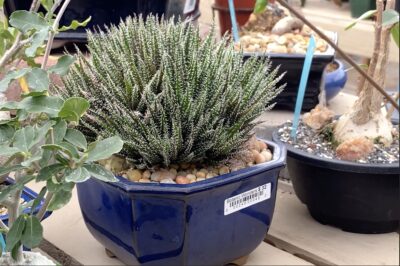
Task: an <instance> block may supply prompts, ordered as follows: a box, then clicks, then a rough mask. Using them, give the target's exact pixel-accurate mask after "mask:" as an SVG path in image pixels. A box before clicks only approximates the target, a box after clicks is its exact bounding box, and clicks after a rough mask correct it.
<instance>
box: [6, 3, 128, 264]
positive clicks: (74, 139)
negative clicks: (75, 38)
mask: <svg viewBox="0 0 400 266" xmlns="http://www.w3.org/2000/svg"><path fill="white" fill-rule="evenodd" d="M40 3H42V5H43V7H44V8H45V10H46V11H47V12H46V13H45V14H42V13H38V12H37V10H38V8H39V6H40ZM68 3H69V0H65V1H62V0H59V1H56V2H55V3H54V2H53V1H36V0H35V1H33V3H32V6H31V9H30V10H29V11H15V12H14V13H12V14H11V15H10V17H9V19H7V18H5V17H1V18H2V21H1V29H0V31H1V35H0V36H1V37H0V56H1V59H0V70H1V73H2V74H3V75H4V76H3V78H2V80H1V81H0V92H1V93H2V92H4V91H5V90H7V88H8V86H9V84H10V83H12V82H18V83H19V85H20V87H21V89H22V94H21V98H22V99H21V100H20V101H18V102H3V103H1V104H0V111H6V112H7V111H8V112H10V113H11V114H12V115H11V116H10V117H9V119H6V120H2V121H0V157H1V164H0V177H1V183H2V184H1V187H0V205H2V206H5V207H6V208H7V210H8V216H9V220H8V225H6V224H5V223H4V222H3V221H0V228H1V232H2V233H4V234H5V235H6V246H3V245H0V252H1V253H2V252H3V251H4V250H3V249H6V251H9V252H11V255H12V257H13V258H14V259H15V260H16V261H17V262H16V263H17V264H20V263H22V260H23V257H22V245H24V246H26V247H27V248H35V247H37V246H38V245H39V243H40V241H41V240H42V234H43V228H42V226H41V224H40V222H41V220H42V219H43V217H44V214H45V212H46V211H47V210H57V209H59V208H61V207H62V206H64V205H65V204H67V203H68V201H69V200H70V199H71V196H72V189H73V188H74V185H75V184H76V183H79V182H84V181H85V180H87V179H88V178H90V177H94V178H98V179H101V180H104V181H115V180H116V178H115V177H114V175H113V174H112V173H111V172H109V171H107V170H106V169H104V168H103V167H101V166H100V165H98V164H96V161H98V160H101V159H105V158H108V157H110V156H111V155H112V154H113V153H117V152H119V151H120V150H121V148H122V141H121V139H120V138H119V137H113V136H110V137H109V138H107V139H99V140H96V141H95V142H92V143H89V144H88V143H87V141H86V138H85V136H84V135H83V134H82V133H81V132H80V131H78V130H77V129H76V126H77V125H79V121H80V118H81V117H82V116H83V115H84V114H85V112H86V111H87V109H88V108H89V102H88V101H87V100H85V99H84V98H81V97H70V98H64V99H62V98H61V97H59V96H52V95H49V93H48V88H49V84H50V79H49V75H50V74H53V75H54V74H56V75H65V74H66V73H67V72H68V70H69V67H70V65H71V64H72V63H73V62H74V57H73V56H70V55H65V56H62V57H60V58H59V60H58V62H57V64H55V65H53V66H51V67H47V60H48V57H49V54H50V50H51V45H52V42H53V39H54V35H55V34H56V33H57V32H59V31H61V30H66V29H69V28H72V29H73V28H76V26H78V25H85V23H86V22H84V23H79V22H76V21H74V22H73V23H72V24H71V26H70V27H61V28H59V25H58V23H59V21H60V18H61V16H62V14H63V13H64V11H65V9H66V7H67V5H68ZM1 4H2V1H1ZM58 7H60V9H57V8H58ZM55 10H59V11H58V13H57V14H56V13H54V12H55ZM40 55H44V57H43V58H42V64H40V65H39V64H37V63H36V61H35V59H36V58H37V57H38V56H40ZM22 61H25V62H26V65H27V67H24V68H19V65H20V62H22ZM8 176H12V177H14V181H15V182H14V183H13V182H11V183H8V182H5V180H6V178H7V177H8ZM31 181H36V182H42V183H43V184H44V186H43V188H42V190H41V191H40V193H39V196H38V197H37V198H36V199H35V200H33V201H32V202H28V203H26V204H23V205H21V204H20V197H21V193H22V190H23V187H24V185H25V184H27V183H28V182H31ZM39 206H41V207H40V208H39ZM0 238H3V235H2V234H0ZM0 242H1V243H2V242H3V241H0Z"/></svg>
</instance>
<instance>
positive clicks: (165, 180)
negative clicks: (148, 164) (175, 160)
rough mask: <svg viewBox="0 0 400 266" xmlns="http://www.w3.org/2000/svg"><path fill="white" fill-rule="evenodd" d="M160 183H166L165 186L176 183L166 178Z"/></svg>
mask: <svg viewBox="0 0 400 266" xmlns="http://www.w3.org/2000/svg"><path fill="white" fill-rule="evenodd" d="M160 183H164V184H175V181H174V180H172V179H171V178H165V179H163V180H161V181H160Z"/></svg>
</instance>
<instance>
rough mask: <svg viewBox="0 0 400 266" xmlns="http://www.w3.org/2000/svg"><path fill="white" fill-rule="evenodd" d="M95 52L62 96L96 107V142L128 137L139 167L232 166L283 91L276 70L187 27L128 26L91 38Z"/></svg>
mask: <svg viewBox="0 0 400 266" xmlns="http://www.w3.org/2000/svg"><path fill="white" fill-rule="evenodd" d="M88 50H89V52H90V54H91V56H90V57H89V58H86V57H85V56H84V55H83V54H80V55H79V63H77V64H76V65H75V66H74V67H73V69H72V70H71V71H70V73H69V74H68V75H67V76H66V78H65V79H64V80H63V81H64V85H65V87H58V88H56V89H57V90H58V92H59V93H61V94H62V95H64V96H65V97H67V96H82V97H85V98H86V99H88V100H89V101H90V103H91V107H90V109H89V111H88V114H87V115H86V116H85V117H84V118H83V121H82V124H83V127H84V128H83V130H84V131H85V132H86V134H87V135H88V137H93V138H95V137H102V138H106V137H109V136H113V135H119V136H121V138H122V139H123V140H124V143H125V144H124V148H123V151H122V155H124V156H125V157H126V158H127V159H128V160H130V161H131V162H132V163H134V164H135V165H136V166H137V167H152V166H154V165H164V166H168V165H169V164H172V163H182V162H215V161H219V160H222V159H226V158H227V157H229V156H230V155H232V154H234V153H235V152H237V151H238V150H240V149H241V147H242V145H243V144H244V143H245V142H246V141H247V140H248V139H249V137H250V136H251V130H252V129H253V128H254V126H255V125H256V123H255V122H254V119H255V118H256V117H257V116H259V115H260V114H261V113H262V112H263V111H264V110H266V109H267V108H270V107H271V106H272V105H271V100H272V99H273V98H274V97H275V96H276V95H277V94H278V93H279V92H280V91H281V88H279V87H277V86H276V84H277V82H278V81H279V79H280V77H277V69H275V70H272V71H270V64H269V63H268V62H266V61H265V60H256V59H253V58H252V59H249V60H247V61H246V62H243V56H242V54H241V53H239V52H236V51H234V49H233V46H232V45H230V44H228V42H227V41H226V40H222V41H220V42H215V40H214V38H213V36H212V34H210V35H208V36H207V37H206V38H205V39H204V40H202V39H201V38H200V36H199V31H198V29H197V28H195V27H194V26H192V25H189V24H185V23H183V22H179V23H176V24H174V23H173V21H172V20H171V21H164V20H159V19H158V18H156V17H148V18H147V19H146V20H145V21H144V20H143V19H142V18H128V19H127V20H126V21H125V22H121V24H120V25H119V26H118V27H115V26H113V27H111V28H109V29H108V30H107V31H106V32H102V31H100V32H97V33H89V34H88Z"/></svg>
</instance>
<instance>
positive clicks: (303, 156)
mask: <svg viewBox="0 0 400 266" xmlns="http://www.w3.org/2000/svg"><path fill="white" fill-rule="evenodd" d="M272 139H273V140H274V141H275V142H277V143H280V144H283V145H285V147H286V149H287V153H288V155H291V156H292V157H294V158H296V159H300V160H302V162H303V163H306V164H311V165H316V166H319V167H323V168H329V169H334V170H340V171H343V172H345V171H346V172H354V173H370V174H398V173H400V171H399V164H398V163H392V164H377V163H357V162H351V161H344V160H338V159H327V158H322V157H320V156H317V155H314V154H310V153H308V152H306V151H302V150H300V149H296V148H294V147H293V146H292V145H290V144H288V143H284V142H282V141H281V140H280V139H279V136H278V129H276V130H274V132H272Z"/></svg>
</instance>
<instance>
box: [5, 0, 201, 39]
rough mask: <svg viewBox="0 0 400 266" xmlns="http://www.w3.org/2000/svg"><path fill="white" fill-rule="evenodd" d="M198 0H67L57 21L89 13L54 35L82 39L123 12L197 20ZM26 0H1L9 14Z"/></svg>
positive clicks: (63, 22) (25, 5) (115, 21)
mask: <svg viewBox="0 0 400 266" xmlns="http://www.w3.org/2000/svg"><path fill="white" fill-rule="evenodd" d="M199 3H200V2H199V0H116V1H107V0H71V2H70V4H69V6H68V8H67V10H66V11H65V13H64V16H63V17H62V19H61V21H60V25H69V24H71V21H73V20H78V21H84V20H86V19H87V18H88V17H91V21H90V22H89V24H88V25H87V26H86V27H85V28H78V29H77V30H73V31H66V32H61V33H59V34H57V35H56V39H57V40H59V41H61V40H65V41H68V42H85V41H86V30H87V29H93V28H95V27H97V26H99V27H103V26H104V25H111V24H114V25H118V24H119V22H120V20H121V19H124V18H126V17H127V16H133V15H139V14H141V15H142V16H143V17H146V16H148V15H149V14H154V15H158V16H159V17H161V16H164V17H166V18H170V17H173V16H175V17H178V16H180V17H182V18H183V19H188V20H189V21H193V22H194V21H197V19H198V17H199V16H200V9H199ZM30 4H31V1H30V0H5V10H6V13H7V14H11V13H12V12H13V11H15V10H23V9H25V10H27V9H29V7H30Z"/></svg>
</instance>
